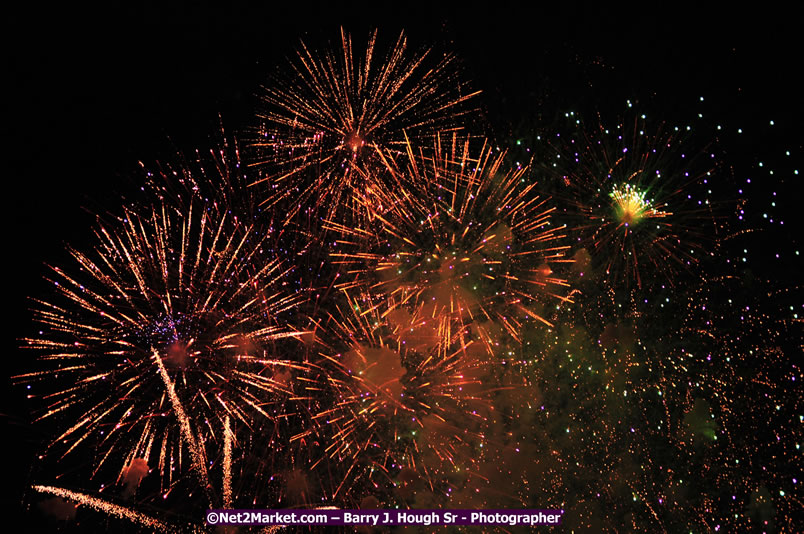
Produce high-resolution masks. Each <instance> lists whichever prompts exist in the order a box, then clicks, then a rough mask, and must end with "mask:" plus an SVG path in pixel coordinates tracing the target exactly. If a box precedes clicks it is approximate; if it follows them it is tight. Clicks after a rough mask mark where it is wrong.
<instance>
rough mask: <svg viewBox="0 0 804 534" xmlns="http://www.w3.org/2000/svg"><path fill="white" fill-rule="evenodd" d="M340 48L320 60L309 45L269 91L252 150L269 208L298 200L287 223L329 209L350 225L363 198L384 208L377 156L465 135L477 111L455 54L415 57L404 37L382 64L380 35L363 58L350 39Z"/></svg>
mask: <svg viewBox="0 0 804 534" xmlns="http://www.w3.org/2000/svg"><path fill="white" fill-rule="evenodd" d="M340 45H341V46H340V48H339V49H338V50H335V51H331V52H325V53H321V54H319V53H316V52H313V51H311V50H310V49H309V48H308V47H307V46H306V45H305V44H304V43H302V45H301V48H300V50H299V51H298V54H297V57H296V58H295V61H291V68H292V71H293V72H294V74H295V76H293V77H288V78H277V79H275V80H274V81H273V83H272V85H270V86H268V87H266V88H265V94H264V96H263V100H264V102H265V104H266V111H265V112H264V113H262V114H260V118H261V119H262V120H263V121H264V125H263V127H262V129H261V130H260V135H259V136H258V138H257V139H255V140H254V141H253V143H252V148H253V152H254V163H253V164H254V165H259V166H266V168H267V169H268V175H267V176H266V177H265V178H263V179H261V180H259V181H258V182H257V183H259V182H262V181H264V182H266V183H267V185H268V195H267V198H266V201H265V203H266V205H267V206H271V205H274V204H275V203H277V202H279V201H280V200H282V199H289V200H290V202H291V204H289V207H288V208H287V209H288V210H289V212H288V215H289V217H292V215H293V214H295V213H296V212H298V211H299V210H302V209H303V210H308V209H312V210H314V211H316V212H317V211H318V210H319V209H320V210H323V212H324V213H325V214H327V215H328V216H332V215H333V213H335V211H337V210H341V211H342V209H343V208H346V211H342V213H341V215H344V214H346V215H348V216H351V215H353V214H354V212H353V208H354V205H353V201H354V199H366V201H367V202H369V203H370V204H375V205H376V204H378V203H380V202H381V200H378V198H381V197H382V196H383V193H384V191H385V190H386V189H387V187H388V186H389V185H390V184H389V183H388V182H387V178H388V177H387V176H386V175H384V174H383V173H381V172H378V171H379V170H381V169H382V168H383V165H382V158H381V157H379V155H378V150H387V149H391V148H396V149H397V150H404V145H405V140H406V136H407V137H413V138H418V137H422V136H428V135H430V132H432V131H435V130H434V129H449V128H457V126H456V125H457V124H458V120H459V119H461V118H462V117H463V116H464V115H465V114H466V113H468V112H469V111H470V108H468V107H467V106H466V105H465V104H466V101H467V100H468V99H469V98H471V97H472V96H474V95H475V94H476V93H472V92H467V90H466V89H465V87H464V85H463V84H462V83H461V82H460V80H459V79H458V76H457V74H456V73H457V69H456V65H455V64H456V60H455V57H454V56H452V55H444V56H443V57H442V58H440V59H437V58H433V57H432V56H433V55H434V54H433V53H432V52H430V51H425V52H422V53H416V54H410V53H408V51H407V48H408V45H407V38H406V37H405V35H404V34H400V36H399V38H398V39H397V41H396V44H395V45H394V46H393V47H392V48H391V50H390V51H389V52H388V54H387V55H386V56H385V57H384V58H382V57H379V58H378V56H379V52H378V49H377V32H376V31H375V32H374V33H372V34H371V36H370V37H369V41H368V45H367V47H366V51H365V53H364V54H362V55H360V56H357V55H356V54H354V53H353V48H352V38H351V36H350V35H349V34H348V33H346V32H344V31H343V29H342V30H341V43H340Z"/></svg>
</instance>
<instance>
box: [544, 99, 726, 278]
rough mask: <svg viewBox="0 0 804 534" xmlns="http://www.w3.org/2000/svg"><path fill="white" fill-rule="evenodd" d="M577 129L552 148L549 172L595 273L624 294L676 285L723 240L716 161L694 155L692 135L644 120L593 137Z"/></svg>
mask: <svg viewBox="0 0 804 534" xmlns="http://www.w3.org/2000/svg"><path fill="white" fill-rule="evenodd" d="M568 116H569V117H570V118H573V119H575V116H574V114H569V115H568ZM575 124H576V126H577V125H579V126H578V128H579V129H578V130H577V131H575V132H574V133H572V134H571V135H569V136H561V135H559V136H556V137H555V138H554V139H555V141H553V142H551V146H552V147H553V153H552V156H548V162H549V163H547V164H546V165H544V166H543V167H544V169H545V172H546V173H547V174H548V175H550V176H552V177H553V178H554V179H555V182H556V184H555V186H556V187H557V189H558V192H557V193H556V196H557V197H558V198H560V199H562V200H564V201H566V202H567V203H568V205H569V207H568V208H567V209H566V210H565V212H564V213H565V215H567V221H568V224H569V225H570V226H572V227H573V228H575V229H576V230H577V232H578V236H579V237H578V241H579V245H580V246H581V247H582V248H583V249H584V250H585V251H586V253H587V254H588V257H589V258H590V259H591V263H592V265H591V267H592V269H593V270H602V271H603V272H605V275H606V277H608V278H611V279H612V283H615V284H619V282H623V284H622V285H624V286H625V287H628V286H635V287H639V288H641V287H642V286H643V285H650V284H652V283H654V282H657V281H658V282H666V281H668V280H669V281H670V282H671V283H672V280H673V275H674V273H675V272H676V271H677V270H678V269H679V268H685V269H688V270H689V269H691V268H692V266H693V265H694V264H696V263H697V262H698V261H699V260H700V258H701V257H702V256H703V255H705V254H706V253H707V245H708V243H710V242H712V237H711V236H712V235H716V234H714V231H715V228H716V224H715V222H716V219H717V218H718V213H717V212H718V209H717V208H716V207H715V205H714V203H713V201H712V198H713V196H712V190H711V188H712V185H711V184H712V182H714V180H713V174H714V173H715V170H716V168H717V164H716V160H715V156H714V154H713V153H712V152H711V151H708V152H700V151H699V152H688V150H690V147H691V143H690V142H688V141H687V140H686V139H685V137H686V136H687V134H688V132H687V129H683V130H682V129H680V128H674V129H669V128H667V127H666V126H664V125H662V126H660V127H658V128H651V126H650V124H649V123H648V122H647V121H646V119H645V116H644V115H643V116H640V117H637V118H634V120H633V122H631V123H629V122H627V121H625V122H621V123H618V124H616V125H615V126H614V127H613V128H607V127H606V126H604V125H603V124H602V122H601V123H600V124H599V125H598V126H597V127H596V128H595V129H594V130H592V131H588V130H585V129H584V126H583V123H582V122H581V121H580V120H575ZM708 229H712V230H713V231H711V232H710V231H708Z"/></svg>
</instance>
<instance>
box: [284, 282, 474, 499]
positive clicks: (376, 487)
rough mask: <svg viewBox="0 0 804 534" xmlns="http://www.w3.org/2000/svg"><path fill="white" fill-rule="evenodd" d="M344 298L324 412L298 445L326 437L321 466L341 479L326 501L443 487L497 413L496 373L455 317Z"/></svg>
mask: <svg viewBox="0 0 804 534" xmlns="http://www.w3.org/2000/svg"><path fill="white" fill-rule="evenodd" d="M344 297H345V301H344V305H343V306H340V305H338V306H336V308H335V310H336V313H333V314H330V315H329V316H328V318H327V319H326V320H324V321H322V322H321V324H320V325H319V327H320V330H319V332H318V336H319V338H320V341H319V343H318V345H317V346H318V347H319V348H318V349H317V352H318V364H317V366H316V367H317V368H318V369H319V370H320V372H321V377H320V378H319V379H318V380H316V382H315V383H314V384H311V386H310V390H311V391H312V390H315V393H313V394H312V396H315V397H316V398H317V399H318V402H317V406H318V409H317V410H316V411H314V412H311V426H310V430H309V431H308V432H306V433H303V434H300V435H299V436H296V437H295V438H294V439H301V438H305V437H307V436H308V435H317V436H318V440H319V441H320V443H321V449H322V450H321V453H320V454H321V457H320V458H319V459H318V460H316V461H314V462H313V463H312V465H313V466H314V468H317V469H319V470H321V469H323V467H321V466H327V467H326V469H325V471H326V472H328V473H333V472H334V473H339V474H331V475H330V481H329V483H330V484H331V487H329V488H328V491H327V489H325V490H324V492H325V493H324V494H325V496H326V497H327V498H329V499H331V500H336V499H339V500H341V501H343V500H344V499H347V502H348V499H354V498H355V497H356V496H361V495H362V496H365V495H366V492H367V491H368V492H369V494H371V495H375V496H381V497H383V498H385V499H394V500H398V502H399V501H404V500H405V499H406V498H407V497H411V496H412V493H410V494H409V493H408V492H412V491H413V488H414V487H419V485H420V484H421V485H425V484H426V485H428V486H429V487H430V488H431V490H432V489H433V488H435V487H438V486H440V484H442V483H443V477H444V476H445V474H446V473H448V472H451V471H453V470H454V468H455V465H456V464H457V463H459V462H462V461H463V460H461V459H462V458H464V457H468V456H470V455H469V450H468V447H469V444H470V443H473V442H474V440H475V439H476V438H477V436H478V435H479V433H480V432H481V427H482V424H483V421H484V414H485V413H486V411H487V410H488V406H489V403H488V395H487V389H488V388H485V387H484V386H482V384H481V378H482V376H483V375H485V374H486V373H487V372H488V366H487V363H485V360H484V359H483V358H482V357H481V356H482V355H483V353H482V350H481V351H478V350H475V348H474V345H473V342H472V340H471V339H470V338H471V333H470V332H469V330H468V329H466V328H464V327H461V325H460V324H458V323H457V322H455V321H453V320H450V319H449V318H448V317H441V318H435V319H433V318H431V317H426V318H423V317H416V316H411V315H409V314H407V313H406V312H405V311H404V310H402V309H400V308H397V307H396V306H394V304H393V303H392V302H389V301H384V302H382V303H379V304H372V303H371V299H370V298H368V296H366V295H363V296H362V297H360V298H356V299H353V298H351V297H350V296H349V295H348V294H346V293H345V294H344ZM422 331H424V332H425V333H424V334H422V333H421V332H422ZM324 399H329V400H328V401H326V402H321V401H322V400H324ZM333 466H335V468H334V469H333ZM389 492H393V493H391V494H389Z"/></svg>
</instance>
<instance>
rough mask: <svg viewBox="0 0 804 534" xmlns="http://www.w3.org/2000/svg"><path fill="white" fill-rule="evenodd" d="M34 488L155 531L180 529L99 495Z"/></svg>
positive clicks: (59, 489)
mask: <svg viewBox="0 0 804 534" xmlns="http://www.w3.org/2000/svg"><path fill="white" fill-rule="evenodd" d="M33 489H34V490H36V491H38V492H41V493H49V494H51V495H56V496H57V497H62V498H65V499H69V500H71V501H74V502H76V503H78V504H82V505H84V506H88V507H90V508H93V509H95V510H97V511H99V512H103V513H105V514H108V515H110V516H115V517H119V518H121V519H125V520H127V521H130V522H132V523H135V524H138V525H142V526H143V527H146V528H149V529H151V531H153V532H178V531H179V529H176V528H173V527H171V526H170V525H168V524H167V523H163V522H162V521H159V520H158V519H154V518H153V517H149V516H147V515H145V514H143V513H141V512H137V511H135V510H132V509H130V508H126V507H125V506H119V505H116V504H113V503H110V502H108V501H104V500H103V499H98V498H97V497H92V496H91V495H85V494H83V493H78V492H75V491H70V490H67V489H63V488H56V487H53V486H34V487H33ZM193 532H204V531H203V530H200V529H193Z"/></svg>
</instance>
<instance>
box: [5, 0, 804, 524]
mask: <svg viewBox="0 0 804 534" xmlns="http://www.w3.org/2000/svg"><path fill="white" fill-rule="evenodd" d="M379 6H380V4H379V3H378V4H373V3H372V4H364V3H360V2H357V3H355V2H352V3H345V4H343V5H341V6H337V7H335V6H332V5H326V7H317V6H310V5H307V4H303V3H299V4H298V5H296V4H294V3H292V2H291V3H286V4H281V5H277V6H274V5H273V3H265V5H264V6H262V7H245V6H240V7H226V8H224V7H217V8H210V7H189V6H182V7H162V6H159V7H157V6H150V5H149V6H147V7H136V8H134V7H132V8H127V9H124V8H117V7H114V8H112V7H104V8H93V9H90V8H85V7H72V6H70V7H57V8H50V7H48V8H44V7H25V8H22V7H16V8H12V10H11V12H10V13H6V16H5V17H4V26H5V28H4V32H3V33H4V39H5V41H6V42H5V46H4V50H5V61H4V64H5V65H6V67H5V70H6V73H7V74H6V76H5V79H6V82H5V84H4V85H5V88H6V89H7V92H6V99H5V100H6V103H7V106H6V112H5V117H6V128H5V129H6V131H7V140H6V142H5V146H6V148H7V151H6V154H5V157H4V161H5V169H6V178H5V180H6V184H7V185H8V188H7V194H6V199H5V204H6V210H4V214H5V215H4V216H5V225H6V228H7V229H8V231H7V232H6V238H7V241H6V249H5V250H6V252H5V258H6V261H7V263H8V264H9V266H10V269H9V271H6V273H7V274H6V282H7V285H8V286H9V287H10V292H9V293H10V298H8V299H7V300H6V302H7V305H8V317H10V318H11V319H10V324H9V325H8V326H7V328H6V332H7V336H6V343H7V344H6V355H7V357H6V361H5V365H4V367H5V371H6V372H7V376H9V377H11V376H14V375H17V374H20V373H24V372H26V371H27V370H28V369H29V362H30V360H31V359H32V358H33V357H34V355H33V354H31V353H30V352H28V351H23V350H20V349H19V348H18V347H19V344H20V342H19V341H18V339H19V338H21V337H24V336H27V335H30V334H31V333H32V332H34V331H35V329H36V326H35V325H34V324H33V323H32V322H31V316H30V312H29V311H28V308H29V304H28V301H27V299H28V298H29V297H32V296H37V295H40V294H42V293H44V292H45V291H46V288H47V286H46V283H45V282H44V281H43V280H42V277H43V275H44V274H45V273H46V266H45V264H56V265H63V264H67V260H68V259H69V258H68V256H67V254H66V252H65V250H64V247H65V245H66V244H69V245H71V246H73V247H75V248H77V249H88V248H90V247H91V246H92V243H93V236H92V234H91V232H90V229H91V228H92V224H93V222H94V220H95V215H94V214H97V213H107V212H111V213H116V210H118V209H119V206H120V204H121V200H120V199H121V197H125V198H132V197H136V195H137V194H138V193H137V192H138V190H139V188H140V186H141V185H142V184H141V183H140V182H139V180H140V179H141V172H140V170H139V164H138V162H140V161H142V162H144V163H145V164H146V166H147V165H150V164H153V163H154V162H155V161H162V160H169V159H170V158H171V157H173V155H174V154H175V152H176V151H177V150H180V151H191V150H194V149H196V148H205V147H208V146H209V145H210V141H209V140H210V138H211V137H212V136H213V135H214V133H215V131H216V129H217V128H218V124H219V118H218V115H219V114H220V115H221V116H222V117H223V121H224V124H225V126H226V128H227V129H228V130H230V131H233V132H238V131H240V130H244V129H246V128H249V127H252V126H254V124H255V118H254V109H255V106H256V104H257V102H258V98H257V94H258V93H259V92H260V85H261V84H263V83H266V81H267V80H268V75H269V74H270V73H273V72H275V71H276V69H277V68H278V67H281V66H283V65H284V61H285V58H286V57H288V56H290V55H292V54H293V53H294V50H295V49H296V47H297V45H298V43H299V39H300V38H301V39H304V40H305V42H306V43H309V44H311V45H313V47H315V48H320V47H324V46H326V45H327V43H328V42H335V41H336V40H337V38H338V30H339V27H340V26H343V27H344V28H345V29H347V30H348V31H349V32H351V34H352V37H353V39H354V40H355V42H356V43H360V42H363V40H364V39H365V37H366V36H367V35H368V33H369V32H370V30H372V29H374V28H377V29H378V30H379V36H380V39H381V42H386V43H387V41H382V40H383V39H386V40H388V41H390V40H392V39H394V38H395V37H396V35H398V33H399V32H400V31H401V30H403V29H404V31H405V32H406V34H407V35H408V38H409V43H410V45H411V47H412V48H413V49H419V48H425V47H434V48H435V49H436V50H438V51H452V52H455V53H456V54H457V56H458V58H459V60H460V63H461V67H462V77H463V78H464V79H465V80H467V81H468V82H469V83H470V84H471V86H472V87H473V88H475V89H478V90H481V91H482V94H481V95H480V96H479V97H478V101H477V102H476V105H478V106H479V108H480V113H479V114H477V116H476V117H475V120H476V126H475V127H476V128H477V129H478V130H480V131H481V132H482V133H483V134H485V135H487V136H489V137H492V138H493V139H495V141H496V142H497V143H498V144H500V145H505V146H514V145H515V143H516V141H517V140H520V141H524V142H526V143H527V142H530V141H531V140H533V139H534V138H535V137H536V136H537V135H540V134H543V133H544V132H546V131H549V130H551V129H552V128H554V127H555V125H557V124H561V123H562V118H563V117H564V114H565V113H567V112H569V111H573V112H578V113H581V114H583V115H584V116H585V117H588V118H589V119H590V120H589V122H590V123H593V122H594V120H596V118H595V116H596V114H597V113H600V114H601V115H602V116H604V117H615V116H616V115H617V114H618V113H621V112H623V111H624V110H625V102H626V101H629V100H630V101H632V102H637V103H638V107H639V108H640V109H642V110H645V112H646V113H648V114H650V116H651V117H652V118H657V119H658V120H661V121H666V122H668V123H671V124H676V123H685V122H688V121H690V120H692V119H693V118H695V117H696V116H697V115H698V114H699V113H702V114H704V115H705V119H704V122H705V123H706V124H709V125H722V130H721V131H720V133H719V137H718V139H717V140H716V141H715V142H714V143H715V144H716V146H717V149H718V153H719V154H720V158H721V159H722V161H723V163H724V167H723V168H725V169H727V171H726V172H727V174H728V175H729V176H730V180H731V182H730V184H731V183H733V184H737V185H734V187H733V189H734V191H730V192H728V194H726V195H725V196H727V197H729V198H730V199H740V198H742V199H747V200H745V212H746V213H745V218H746V220H745V221H742V222H741V224H744V227H740V228H746V229H747V228H750V229H752V230H753V233H752V236H751V237H750V238H749V240H748V241H746V243H748V245H746V247H748V246H749V245H750V249H751V252H750V254H749V255H748V259H747V262H746V266H745V267H744V268H743V271H741V272H747V271H750V275H751V276H752V277H756V278H757V279H762V280H768V281H771V282H773V284H775V285H776V287H780V288H781V287H785V288H797V287H799V286H800V284H801V281H800V277H801V273H802V259H801V256H800V255H798V251H799V250H800V249H801V245H802V243H801V235H802V232H801V231H802V228H803V227H804V225H802V224H801V221H800V219H799V216H800V211H801V210H800V207H799V206H800V191H801V190H802V187H801V176H800V174H798V175H796V174H794V170H796V169H800V168H801V163H802V155H803V154H804V151H802V149H803V148H804V136H802V135H801V128H800V125H801V122H802V119H804V114H803V113H802V105H801V100H800V83H799V82H798V81H797V76H798V74H799V72H798V71H799V70H800V68H799V64H800V58H801V54H802V52H803V51H804V50H802V46H801V39H800V28H799V27H798V24H797V17H795V16H794V15H793V14H792V13H785V12H782V11H771V10H770V9H765V10H762V8H760V10H761V11H760V12H743V13H735V12H726V10H719V9H713V8H705V9H704V8H703V7H702V6H701V5H694V4H693V7H687V8H681V7H679V6H678V5H676V4H668V5H666V6H664V7H662V8H658V9H656V11H655V12H651V13H647V12H626V11H619V12H614V11H609V10H606V9H603V8H601V7H598V8H594V9H593V10H591V11H590V10H589V8H587V7H585V6H583V5H581V4H580V3H578V4H576V3H572V5H570V6H566V7H563V8H561V9H556V8H554V7H552V6H551V7H550V8H545V9H544V10H542V9H541V8H536V7H532V6H531V7H528V8H526V9H523V8H522V7H521V6H520V5H517V4H509V3H507V2H497V3H490V4H485V5H483V6H482V7H480V6H478V7H473V8H470V7H461V8H447V7H438V8H432V7H429V6H426V5H425V4H424V3H405V7H397V8H396V9H395V11H394V12H386V11H385V10H384V9H382V8H381V7H379ZM730 9H733V8H730ZM702 98H703V101H702V100H701V99H702ZM786 152H789V153H790V155H787V154H786ZM768 170H773V171H775V172H773V173H768ZM746 178H754V180H753V182H752V183H751V184H750V186H745V191H746V192H745V193H744V194H743V195H740V194H738V193H737V192H736V189H737V188H738V187H741V186H740V184H744V182H745V180H746ZM730 187H731V186H730ZM771 193H774V194H775V195H772V194H771ZM729 213H730V214H731V213H734V210H731V211H730V212H729ZM769 219H775V220H776V221H779V220H783V221H784V224H783V225H779V224H778V223H777V222H774V223H771V222H769ZM777 255H778V257H777ZM797 291H798V293H797V295H798V296H795V295H793V296H790V294H788V295H787V297H785V298H786V300H784V299H780V302H781V301H782V300H784V302H785V305H786V304H787V303H790V302H792V304H793V306H798V309H797V313H798V316H797V317H798V321H799V325H800V317H801V314H802V313H804V310H803V309H802V308H801V305H802V303H801V302H800V295H801V290H800V288H799V289H797ZM783 312H785V311H784V310H780V311H779V313H780V314H783ZM788 315H789V314H788ZM788 315H785V316H784V317H785V318H787V317H788ZM780 317H781V315H780ZM736 324H737V323H736V320H735V322H733V323H732V326H734V325H736ZM735 328H738V326H735ZM799 328H800V326H799ZM789 346H790V347H792V348H793V350H798V351H799V352H798V356H795V355H794V354H787V360H786V361H788V362H796V361H797V360H798V363H799V364H800V363H801V360H800V350H801V347H802V345H801V343H800V341H799V342H796V341H791V342H790V344H789ZM788 374H789V368H785V369H780V370H779V374H778V375H774V374H773V373H772V372H771V374H770V376H769V379H770V380H777V381H779V383H780V384H781V381H782V380H784V379H785V377H787V376H788ZM798 376H799V377H801V373H800V370H799V374H798ZM798 384H799V382H796V383H795V387H791V388H790V396H789V400H790V401H791V402H793V400H794V399H796V398H797V397H800V392H801V390H800V386H799V385H798ZM3 390H4V397H3V400H4V404H3V408H2V413H0V422H2V425H3V429H4V434H5V436H6V439H7V442H8V443H9V444H10V450H9V451H8V452H6V458H5V459H6V465H7V466H10V469H8V470H9V471H10V472H11V475H10V476H7V477H6V483H5V490H6V491H7V492H8V497H7V498H8V501H6V502H7V503H8V504H7V509H12V510H14V511H15V512H16V513H19V514H21V515H22V516H23V517H25V518H27V520H31V521H34V522H35V523H34V524H35V525H37V526H38V527H41V528H52V527H53V525H56V524H57V523H53V522H47V521H48V520H45V519H43V518H42V514H41V512H39V511H38V510H37V508H36V506H35V503H36V502H38V501H39V500H40V499H41V496H39V495H36V494H34V493H33V492H31V491H30V490H27V488H28V487H29V486H30V485H31V484H34V483H51V482H53V481H52V480H42V479H41V476H42V473H41V471H40V470H38V469H37V468H36V467H35V465H36V461H35V455H36V454H38V452H39V451H41V449H42V448H43V447H44V446H45V444H46V443H47V441H48V439H50V438H51V437H52V435H53V432H54V431H53V430H52V427H48V425H47V424H39V425H36V424H32V423H31V422H30V420H31V415H30V412H29V407H28V406H27V401H26V400H25V392H24V387H23V386H20V385H16V386H12V385H11V380H10V378H9V379H8V380H7V381H6V387H4V388H3ZM796 402H798V403H799V408H798V409H800V398H799V400H797V401H796ZM796 421H798V417H796ZM797 424H798V427H797V428H795V430H794V428H793V427H792V426H790V427H778V428H776V429H774V430H775V431H776V432H777V433H778V435H780V436H782V438H784V437H785V436H787V435H788V434H789V433H791V432H795V433H796V435H798V436H799V438H798V439H800V436H801V430H800V422H798V423H797ZM797 463H798V465H793V466H791V467H790V469H792V470H794V471H797V472H798V474H799V475H801V470H800V467H801V463H800V455H798V458H797ZM69 469H80V467H76V466H75V465H72V464H70V465H69ZM51 474H54V473H51ZM799 486H800V482H799ZM777 491H778V488H777ZM795 498H796V499H799V502H800V499H801V491H800V487H799V488H796V490H795ZM777 519H780V518H779V517H777ZM88 521H90V522H89V523H87V525H93V526H97V528H99V529H101V528H106V527H105V525H107V523H105V522H104V520H98V522H97V523H95V522H94V521H95V520H94V519H89V520H88ZM119 523H122V522H114V521H111V522H109V523H108V525H117V524H119ZM629 528H630V527H629ZM626 530H628V529H627V528H626ZM758 531H759V530H758Z"/></svg>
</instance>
